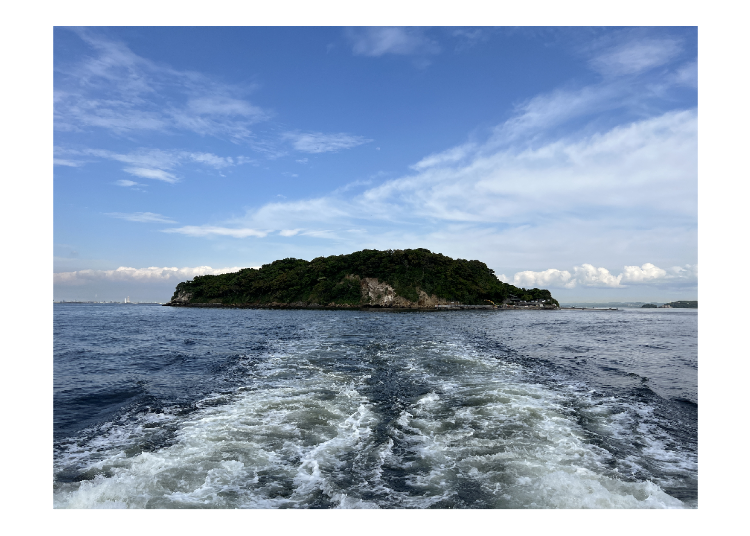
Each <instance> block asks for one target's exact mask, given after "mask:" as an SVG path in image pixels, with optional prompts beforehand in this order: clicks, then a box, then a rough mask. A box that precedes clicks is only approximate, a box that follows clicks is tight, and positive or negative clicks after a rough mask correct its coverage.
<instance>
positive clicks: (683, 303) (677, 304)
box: [665, 300, 698, 309]
mask: <svg viewBox="0 0 750 536" xmlns="http://www.w3.org/2000/svg"><path fill="white" fill-rule="evenodd" d="M665 305H669V306H670V307H672V308H673V309H697V308H698V302H697V301H687V300H680V301H673V302H669V303H667V304H665Z"/></svg>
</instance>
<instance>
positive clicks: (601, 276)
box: [571, 264, 622, 287]
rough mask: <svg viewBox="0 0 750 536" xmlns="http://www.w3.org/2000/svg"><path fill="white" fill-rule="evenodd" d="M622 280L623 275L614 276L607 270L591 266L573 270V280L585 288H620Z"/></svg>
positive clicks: (586, 265)
mask: <svg viewBox="0 0 750 536" xmlns="http://www.w3.org/2000/svg"><path fill="white" fill-rule="evenodd" d="M621 279H622V274H620V275H618V276H614V275H612V274H611V273H609V270H607V269H606V268H596V267H595V266H592V265H591V264H583V265H581V266H576V267H574V268H573V280H574V281H575V283H576V284H577V285H581V286H584V287H619V286H620V280H621ZM571 286H573V285H571Z"/></svg>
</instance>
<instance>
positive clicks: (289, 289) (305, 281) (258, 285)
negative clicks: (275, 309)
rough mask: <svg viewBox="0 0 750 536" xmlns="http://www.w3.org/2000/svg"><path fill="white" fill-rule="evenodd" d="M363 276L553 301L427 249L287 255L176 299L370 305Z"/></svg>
mask: <svg viewBox="0 0 750 536" xmlns="http://www.w3.org/2000/svg"><path fill="white" fill-rule="evenodd" d="M362 278H377V279H378V280H379V281H380V282H384V283H387V284H389V285H390V286H391V287H393V289H394V290H395V292H396V293H397V294H398V295H399V296H401V297H403V298H405V299H407V300H409V301H411V302H417V301H418V300H419V290H421V291H424V292H425V293H426V294H427V295H434V296H437V297H438V298H441V299H444V300H448V301H456V302H460V303H463V304H467V305H482V304H485V305H486V304H487V300H491V301H493V302H494V303H500V302H502V301H503V300H504V299H506V298H508V297H509V296H511V295H515V296H517V297H518V298H521V299H523V300H526V301H529V300H533V299H547V300H552V302H551V303H553V304H555V305H558V304H557V301H556V300H553V299H552V296H551V294H550V292H549V291H548V290H543V289H538V288H534V289H523V288H518V287H515V286H513V285H509V284H507V283H503V282H501V281H500V280H498V279H497V277H496V276H495V274H494V271H493V270H491V269H489V268H488V267H487V265H486V264H484V263H483V262H480V261H476V260H473V261H469V260H465V259H451V258H450V257H446V256H445V255H441V254H439V253H432V252H431V251H429V250H427V249H421V248H420V249H405V250H387V251H378V250H374V249H365V250H363V251H357V252H355V253H352V254H350V255H333V256H330V257H318V258H315V259H313V260H312V261H309V262H308V261H305V260H302V259H293V258H287V259H282V260H278V261H274V262H272V263H270V264H264V265H263V266H262V267H261V268H260V269H254V268H245V269H243V270H240V271H239V272H234V273H229V274H222V275H204V276H198V277H196V278H195V279H193V280H192V281H186V282H183V283H180V284H178V285H177V289H176V290H175V293H174V296H173V297H172V301H177V300H178V299H179V298H180V296H182V299H183V300H184V299H187V300H189V303H222V304H227V305H228V304H259V305H262V304H270V303H288V304H291V303H301V304H320V305H330V304H333V305H348V306H357V305H367V303H368V301H367V300H366V299H364V298H363V295H362V287H361V280H362Z"/></svg>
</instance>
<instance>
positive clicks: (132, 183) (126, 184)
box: [115, 179, 141, 188]
mask: <svg viewBox="0 0 750 536" xmlns="http://www.w3.org/2000/svg"><path fill="white" fill-rule="evenodd" d="M115 184H116V185H117V186H124V187H126V188H128V187H130V186H140V185H141V184H140V183H139V182H135V181H129V180H127V179H121V180H119V181H115Z"/></svg>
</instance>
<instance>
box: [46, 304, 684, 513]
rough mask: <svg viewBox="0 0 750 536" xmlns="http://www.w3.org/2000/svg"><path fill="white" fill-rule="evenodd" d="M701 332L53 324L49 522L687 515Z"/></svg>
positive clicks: (319, 323)
mask: <svg viewBox="0 0 750 536" xmlns="http://www.w3.org/2000/svg"><path fill="white" fill-rule="evenodd" d="M697 322H698V315H697V311H695V310H665V309H650V310H639V309H625V310H620V311H441V312H383V311H380V312H378V311H325V310H286V311H285V310H252V309H243V310H222V309H190V308H172V307H160V306H147V305H124V304H123V305H117V304H101V305H98V304H56V305H55V308H54V459H53V501H54V506H55V508H696V507H697V504H698V492H697V489H698V458H697V435H698V434H697V402H698V391H697V365H698V361H697V357H698V356H697V353H698V351H697Z"/></svg>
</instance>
